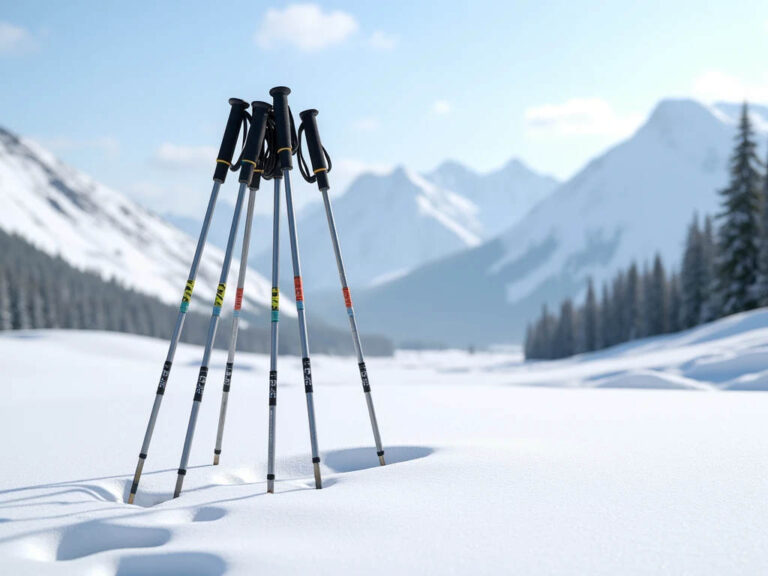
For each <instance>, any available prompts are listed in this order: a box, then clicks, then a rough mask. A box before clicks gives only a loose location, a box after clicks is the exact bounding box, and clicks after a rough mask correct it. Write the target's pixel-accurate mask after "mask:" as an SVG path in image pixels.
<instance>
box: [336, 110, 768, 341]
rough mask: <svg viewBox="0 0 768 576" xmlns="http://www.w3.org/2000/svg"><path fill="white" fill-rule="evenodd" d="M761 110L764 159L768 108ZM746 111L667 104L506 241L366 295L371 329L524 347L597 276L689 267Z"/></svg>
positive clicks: (362, 304)
mask: <svg viewBox="0 0 768 576" xmlns="http://www.w3.org/2000/svg"><path fill="white" fill-rule="evenodd" d="M751 110H752V113H753V116H754V120H755V126H756V127H757V128H758V130H759V134H760V135H759V140H760V143H761V156H760V157H761V158H764V157H765V155H764V152H763V151H764V150H765V147H764V144H765V129H766V127H767V126H768V109H766V108H762V107H753V108H752V109H751ZM738 114H739V107H738V106H735V105H730V104H722V105H716V106H712V107H708V106H704V105H702V104H700V103H698V102H695V101H691V100H665V101H662V102H661V103H660V104H658V105H657V107H656V108H655V110H654V111H653V113H652V114H651V116H650V117H649V118H648V120H647V122H646V123H645V124H644V125H643V126H642V127H640V128H639V129H638V130H637V132H636V133H635V134H634V135H633V136H631V137H630V138H629V139H627V140H626V141H624V142H622V143H620V144H618V145H616V146H614V147H613V148H611V149H610V150H609V151H607V152H606V153H605V154H602V155H601V156H600V157H598V158H596V159H594V160H592V161H591V162H589V164H587V166H585V167H584V168H583V169H582V170H581V171H580V172H579V173H578V174H576V175H575V176H574V177H573V178H571V179H570V180H568V181H567V182H565V183H563V184H562V185H561V186H559V187H558V188H557V189H556V190H555V191H554V192H553V193H552V194H550V195H549V196H547V197H546V198H545V199H544V200H542V201H541V202H540V203H538V204H537V205H536V207H535V208H533V210H531V212H530V213H528V214H527V216H526V217H525V219H523V220H521V221H520V222H518V223H517V224H516V225H514V226H512V227H510V228H509V229H508V230H506V231H505V232H503V233H502V234H501V235H500V236H498V237H497V238H494V239H492V240H490V241H488V242H485V243H484V244H482V245H480V246H477V247H472V248H469V249H467V250H464V251H462V252H459V253H457V254H452V255H449V256H447V257H445V258H443V259H441V260H438V261H435V262H430V263H428V264H426V265H424V266H422V267H420V268H418V269H416V270H414V271H412V272H410V273H408V274H407V275H404V276H403V277H401V278H397V279H394V280H392V281H391V282H387V283H385V284H382V285H381V286H376V287H373V288H369V289H367V290H364V291H358V292H357V297H356V298H357V300H356V301H357V304H358V309H359V316H360V322H361V324H362V325H363V326H365V327H366V329H368V330H375V331H379V332H382V333H385V334H388V335H390V336H392V337H394V338H396V339H397V340H398V341H400V342H403V341H407V340H426V341H432V342H435V341H436V342H444V343H447V344H452V345H461V346H467V345H470V344H487V343H491V342H500V341H501V342H503V341H520V339H521V337H522V334H523V331H524V330H525V326H526V323H527V322H528V321H529V320H530V319H532V318H533V317H534V316H535V315H537V314H538V313H539V311H540V309H541V306H542V304H543V303H545V302H548V303H550V304H557V303H558V302H559V301H560V300H561V299H563V298H566V297H580V296H581V295H582V294H583V292H584V290H585V283H586V279H587V277H589V276H592V277H593V278H594V279H595V281H596V282H598V283H600V282H602V281H604V280H607V279H608V278H609V277H610V276H611V275H612V274H613V273H614V271H616V270H617V269H618V268H619V267H623V266H626V265H627V264H629V263H630V261H632V260H636V261H638V262H639V263H643V262H644V261H648V260H649V259H651V258H652V256H653V254H654V253H655V252H659V253H660V254H661V255H662V257H663V258H664V261H665V262H666V263H667V264H668V265H671V266H677V265H678V263H679V259H680V256H681V253H682V247H683V240H684V237H685V233H686V227H687V225H688V223H689V222H690V220H691V218H692V217H693V214H694V212H698V213H700V214H715V213H716V212H718V211H719V197H718V194H717V191H718V190H720V189H722V188H723V187H724V186H725V185H726V182H727V168H728V157H729V155H730V152H731V149H732V146H733V136H734V134H735V125H736V122H737V120H738ZM334 297H335V296H334ZM321 308H323V309H324V307H321ZM332 320H333V321H335V322H340V323H341V322H343V321H344V318H343V314H342V315H341V316H340V317H339V316H334V317H333V318H332Z"/></svg>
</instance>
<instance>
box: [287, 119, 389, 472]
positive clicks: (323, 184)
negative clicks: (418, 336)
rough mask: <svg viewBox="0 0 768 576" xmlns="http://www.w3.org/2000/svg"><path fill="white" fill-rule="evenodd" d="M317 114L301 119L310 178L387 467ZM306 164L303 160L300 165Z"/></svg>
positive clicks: (379, 449) (379, 450)
mask: <svg viewBox="0 0 768 576" xmlns="http://www.w3.org/2000/svg"><path fill="white" fill-rule="evenodd" d="M317 114H318V112H317V110H305V111H304V112H302V113H301V114H300V116H301V128H302V130H300V131H303V132H304V133H305V134H306V137H307V147H308V149H309V156H310V159H311V161H312V172H313V176H312V177H311V178H310V180H311V179H314V180H316V182H317V187H318V188H319V189H320V192H321V193H322V195H323V204H324V205H325V215H326V217H327V218H328V228H329V229H330V232H331V241H332V243H333V252H334V254H335V255H336V266H337V267H338V269H339V279H340V280H341V291H342V293H343V295H344V306H345V307H346V308H347V316H348V317H349V326H350V328H351V329H352V341H353V342H354V345H355V352H356V353H357V365H358V367H359V369H360V378H361V380H362V383H363V392H364V393H365V401H366V404H367V405H368V416H369V417H370V420H371V428H372V429H373V439H374V441H375V442H376V455H377V456H378V457H379V463H380V464H381V465H382V466H384V464H385V462H384V448H383V447H382V444H381V435H380V434H379V424H378V422H377V420H376V411H375V410H374V408H373V398H371V385H370V382H369V381H368V370H367V369H366V367H365V358H364V357H363V347H362V344H361V343H360V334H359V333H358V330H357V320H356V318H355V309H354V307H353V306H352V295H351V294H350V292H349V286H348V285H347V274H346V272H345V271H344V261H343V260H342V258H341V248H340V247H339V236H338V233H337V231H336V223H335V221H334V218H333V210H332V209H331V201H330V199H329V197H328V189H329V188H330V184H329V182H328V170H329V166H328V162H327V154H326V152H325V149H324V148H323V144H322V142H321V141H320V133H319V131H318V129H317ZM301 161H302V160H301V159H300V162H301Z"/></svg>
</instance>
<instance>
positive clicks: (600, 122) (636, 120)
mask: <svg viewBox="0 0 768 576" xmlns="http://www.w3.org/2000/svg"><path fill="white" fill-rule="evenodd" d="M524 118H525V122H526V124H527V125H528V127H529V128H530V129H532V130H534V131H536V132H554V133H559V134H567V135H604V136H617V137H621V136H627V135H629V134H631V133H632V132H633V131H634V130H635V129H636V128H637V127H638V126H639V125H640V123H641V122H642V120H643V117H642V115H640V114H626V115H622V114H619V113H618V112H616V111H615V110H614V109H613V107H612V106H611V105H610V104H609V103H608V102H606V101H605V100H601V99H600V98H574V99H571V100H567V101H565V102H564V103H562V104H545V105H543V106H534V107H531V108H527V109H526V110H525V115H524Z"/></svg>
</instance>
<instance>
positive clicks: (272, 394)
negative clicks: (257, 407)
mask: <svg viewBox="0 0 768 576" xmlns="http://www.w3.org/2000/svg"><path fill="white" fill-rule="evenodd" d="M276 404H277V370H270V372H269V405H270V406H275V405H276Z"/></svg>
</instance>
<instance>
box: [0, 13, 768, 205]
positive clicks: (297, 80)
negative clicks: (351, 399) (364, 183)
mask: <svg viewBox="0 0 768 576" xmlns="http://www.w3.org/2000/svg"><path fill="white" fill-rule="evenodd" d="M766 55H768V3H765V2H758V1H754V2H750V1H741V2H739V1H733V0H731V1H729V2H702V1H700V0H699V1H695V2H694V1H690V2H688V1H680V2H548V3H544V2H481V1H475V2H453V1H450V0H445V1H443V2H439V3H427V2H414V1H413V0H411V1H409V2H403V1H398V0H395V1H388V2H322V3H279V2H253V1H251V2H229V3H213V2H203V1H200V2H185V3H184V4H183V5H182V4H181V3H179V4H178V5H174V4H172V3H170V2H151V3H150V2H125V1H121V2H110V1H101V2H84V1H80V2H77V1H69V2H36V1H29V0H26V1H25V2H17V3H15V5H11V4H10V3H9V2H7V1H6V2H5V3H4V5H3V6H2V8H0V77H2V79H3V81H2V89H1V90H0V125H2V126H5V127H8V128H10V129H12V130H14V131H17V132H18V133H20V134H22V135H24V136H29V137H33V138H35V139H37V140H39V141H40V142H42V143H43V144H44V145H46V146H48V147H50V148H51V149H53V150H54V151H55V152H56V153H57V154H58V155H59V156H60V157H61V158H62V159H64V160H65V161H67V162H68V163H70V164H72V165H73V166H75V167H76V168H79V169H81V170H84V171H85V172H87V173H89V174H91V175H93V176H94V177H95V178H97V179H98V180H100V181H102V182H104V183H106V184H108V185H110V186H112V187H114V188H116V189H118V190H121V191H123V192H125V193H127V194H129V195H131V196H132V197H134V198H136V199H138V200H140V201H141V202H143V203H144V204H146V205H148V206H150V207H152V208H154V209H156V210H158V211H160V212H163V211H174V212H178V213H186V214H197V213H198V212H199V211H200V210H201V207H202V206H203V205H204V203H205V201H206V199H207V198H206V197H207V192H208V181H209V180H210V176H211V173H212V169H213V167H212V162H213V160H212V155H213V154H215V149H216V148H217V146H218V142H219V139H220V133H221V128H222V125H223V122H224V121H225V118H226V115H227V109H228V106H227V104H226V100H227V98H228V97H230V96H238V97H241V98H244V99H247V100H255V99H265V98H267V92H268V90H269V88H270V87H272V86H274V85H278V84H284V85H288V86H290V87H291V88H292V89H293V91H294V94H293V96H292V98H291V103H292V106H293V107H294V109H295V110H296V111H299V110H303V109H305V108H311V107H312V108H318V109H319V110H320V117H319V123H320V129H321V132H322V134H323V139H324V142H325V144H326V147H327V148H328V150H329V151H330V153H331V154H332V156H333V158H334V161H335V165H336V170H335V180H334V179H332V184H334V183H335V187H336V188H337V189H342V188H343V187H344V185H345V184H346V183H348V182H349V180H350V178H352V177H353V176H354V174H355V173H357V172H359V171H360V170H364V169H377V170H384V169H387V168H388V167H391V166H394V165H397V164H405V165H407V166H409V167H411V168H413V169H416V170H430V169H433V168H434V167H435V166H436V165H438V164H439V163H440V162H441V161H443V160H445V159H449V158H451V159H457V160H460V161H462V162H464V163H466V164H467V165H469V166H470V167H472V168H474V169H476V170H478V171H488V170H491V169H494V168H497V167H499V166H501V165H503V164H504V163H505V162H506V161H507V160H508V159H509V158H511V157H519V158H521V159H522V160H523V161H525V162H526V163H528V164H529V165H530V166H532V167H533V168H535V169H537V170H540V171H542V172H548V173H551V174H554V175H556V176H558V177H560V178H566V177H568V176H570V175H572V174H573V173H574V172H575V171H576V170H577V169H578V168H579V167H581V166H582V165H583V163H584V162H585V161H586V160H588V159H589V158H591V157H592V156H594V155H595V154H597V153H599V152H600V151H602V150H604V149H605V148H606V147H608V146H610V145H611V144H613V143H615V142H617V141H618V140H620V139H622V138H624V137H626V136H627V135H628V134H630V133H631V132H632V130H633V129H634V128H635V127H637V125H638V124H639V123H640V122H642V120H643V118H645V117H646V116H647V114H648V113H649V112H650V111H651V110H652V108H653V106H654V105H655V103H656V102H657V101H658V100H660V99H661V98H665V97H681V96H687V97H695V98H698V99H700V100H704V101H714V100H721V99H725V100H740V99H742V98H744V97H747V98H750V99H751V100H755V101H760V102H764V103H765V102H768V56H766ZM298 193H299V195H300V198H299V200H300V201H301V200H306V199H309V198H311V197H312V190H311V189H310V188H309V187H305V188H300V189H299V190H298Z"/></svg>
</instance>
